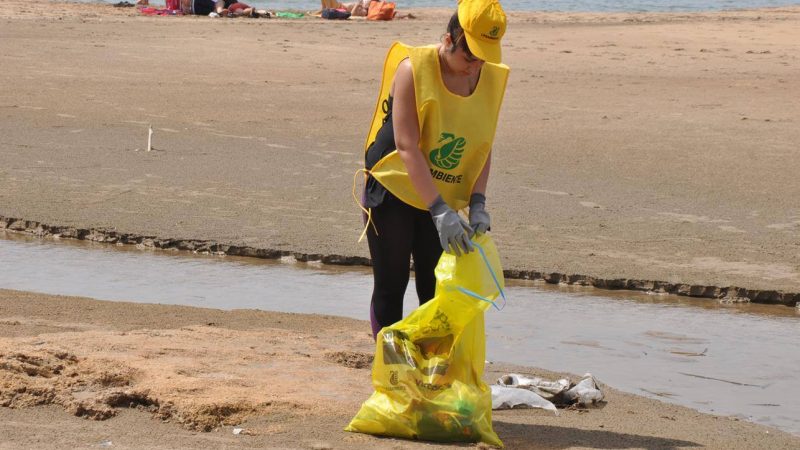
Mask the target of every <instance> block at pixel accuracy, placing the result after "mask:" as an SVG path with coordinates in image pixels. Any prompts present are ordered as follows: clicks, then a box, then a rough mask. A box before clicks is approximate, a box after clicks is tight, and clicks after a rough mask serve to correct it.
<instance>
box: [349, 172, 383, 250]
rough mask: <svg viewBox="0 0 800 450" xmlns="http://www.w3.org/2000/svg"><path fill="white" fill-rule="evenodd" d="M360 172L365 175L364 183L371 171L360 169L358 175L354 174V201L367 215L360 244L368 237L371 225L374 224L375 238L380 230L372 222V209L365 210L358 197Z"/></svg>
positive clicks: (359, 240)
mask: <svg viewBox="0 0 800 450" xmlns="http://www.w3.org/2000/svg"><path fill="white" fill-rule="evenodd" d="M359 172H363V173H364V181H365V182H366V180H367V176H368V175H369V170H367V169H358V170H356V173H355V174H353V200H355V201H356V204H357V205H358V207H359V208H361V210H362V211H364V213H365V214H366V215H367V223H366V224H364V231H362V232H361V236H360V237H359V238H358V242H361V241H363V240H364V237H365V236H366V235H367V230H368V229H369V226H370V224H372V229H373V230H374V231H375V236H377V235H378V228H376V227H375V222H373V221H372V208H364V205H362V204H361V200H359V198H358V196H357V195H356V177H357V176H358V174H359Z"/></svg>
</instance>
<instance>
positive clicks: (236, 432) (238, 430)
mask: <svg viewBox="0 0 800 450" xmlns="http://www.w3.org/2000/svg"><path fill="white" fill-rule="evenodd" d="M242 431H244V428H234V429H233V434H242Z"/></svg>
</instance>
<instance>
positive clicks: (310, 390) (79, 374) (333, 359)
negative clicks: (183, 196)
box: [0, 290, 799, 449]
mask: <svg viewBox="0 0 800 450" xmlns="http://www.w3.org/2000/svg"><path fill="white" fill-rule="evenodd" d="M372 351H373V344H372V340H371V337H370V335H369V325H368V323H366V322H363V321H357V320H351V319H344V318H338V317H331V316H319V315H300V314H285V313H274V312H265V311H254V310H234V311H220V310H213V309H201V308H191V307H182V306H167V305H144V304H135V303H124V302H104V301H98V300H92V299H86V298H79V297H63V296H49V295H42V294H34V293H25V292H19V291H9V290H0V404H2V405H3V406H6V407H4V408H0V419H2V420H0V435H1V436H3V439H2V442H0V447H2V448H34V447H35V448H74V447H85V446H93V447H97V446H100V445H101V444H102V442H104V441H111V442H112V444H113V447H114V448H220V447H223V446H230V447H237V448H238V447H242V448H256V447H258V448H317V449H321V448H375V449H378V448H381V449H382V448H395V449H414V448H452V447H453V446H443V445H436V444H431V443H415V442H410V441H400V440H390V439H382V438H375V437H371V436H366V435H361V434H352V433H346V432H344V431H342V428H343V427H344V426H345V425H346V424H347V422H349V420H350V419H351V418H352V416H353V415H354V414H355V413H356V412H357V411H358V408H359V406H360V403H361V402H362V401H363V400H364V399H366V398H367V397H368V396H369V395H370V393H371V392H372V389H371V387H370V370H369V368H370V365H369V364H370V360H371V354H372ZM512 371H513V372H521V373H525V374H531V375H538V376H546V377H556V376H558V375H565V374H555V373H552V372H547V371H544V370H540V369H532V368H523V367H515V366H508V365H503V364H498V363H495V364H489V365H488V366H487V372H486V379H487V381H493V380H495V379H496V378H497V377H498V376H500V375H501V374H504V373H508V372H512ZM566 375H568V374H566ZM604 390H605V392H606V394H607V400H608V403H607V405H606V406H605V407H604V408H602V409H589V410H563V411H562V413H561V415H560V416H558V417H556V416H553V415H551V414H549V413H546V412H544V411H538V410H513V411H496V412H494V413H493V417H494V426H495V430H496V431H497V432H498V434H499V435H500V437H501V439H503V441H504V442H505V444H506V446H507V448H511V449H518V448H684V447H686V448H689V447H708V448H720V449H722V448H725V449H734V448H741V449H748V448H774V449H779V448H796V447H797V445H798V442H799V441H798V438H797V437H795V436H791V435H788V434H786V433H783V432H780V431H777V430H775V429H771V428H768V427H763V426H759V425H755V424H751V423H747V422H742V421H739V420H738V419H734V418H728V417H718V416H712V415H707V414H701V413H699V412H697V411H694V410H691V409H688V408H683V407H680V406H674V405H668V404H664V403H660V402H658V401H655V400H649V399H645V398H642V397H638V396H635V395H630V394H625V393H621V392H618V391H616V390H614V389H613V388H611V387H606V386H604ZM9 406H10V407H9ZM34 406H35V407H34ZM89 419H95V420H89ZM234 428H241V429H242V430H244V431H243V433H242V434H239V435H234V434H233V429H234ZM202 430H205V431H207V432H202ZM470 447H472V446H470Z"/></svg>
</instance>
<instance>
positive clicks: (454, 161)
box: [430, 133, 467, 170]
mask: <svg viewBox="0 0 800 450" xmlns="http://www.w3.org/2000/svg"><path fill="white" fill-rule="evenodd" d="M442 142H444V144H442V146H441V147H439V148H435V149H433V150H432V151H431V153H430V159H431V162H432V163H433V165H435V166H436V167H439V168H441V169H445V170H450V169H455V168H456V167H458V163H460V162H461V157H462V156H463V155H464V146H466V145H467V140H466V139H464V138H463V137H456V135H454V134H452V133H442V136H441V137H440V138H439V143H440V144H441V143H442Z"/></svg>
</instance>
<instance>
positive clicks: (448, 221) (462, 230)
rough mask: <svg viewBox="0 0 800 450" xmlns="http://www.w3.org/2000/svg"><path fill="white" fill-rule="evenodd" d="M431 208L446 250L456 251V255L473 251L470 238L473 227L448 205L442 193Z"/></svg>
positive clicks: (441, 241) (440, 241) (440, 238)
mask: <svg viewBox="0 0 800 450" xmlns="http://www.w3.org/2000/svg"><path fill="white" fill-rule="evenodd" d="M429 210H430V213H431V217H433V223H434V225H436V231H438V232H439V243H440V244H441V245H442V249H444V251H446V252H452V253H455V254H456V256H461V253H462V252H463V253H469V252H471V251H472V243H471V242H470V240H469V235H470V234H471V232H472V229H471V228H470V227H469V224H468V223H467V222H466V221H465V220H464V219H462V218H461V216H459V215H458V213H457V212H455V211H453V209H452V208H450V207H449V206H447V203H445V202H444V200H442V196H441V195H440V196H437V197H436V200H434V202H433V203H432V204H431V205H430V207H429Z"/></svg>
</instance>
